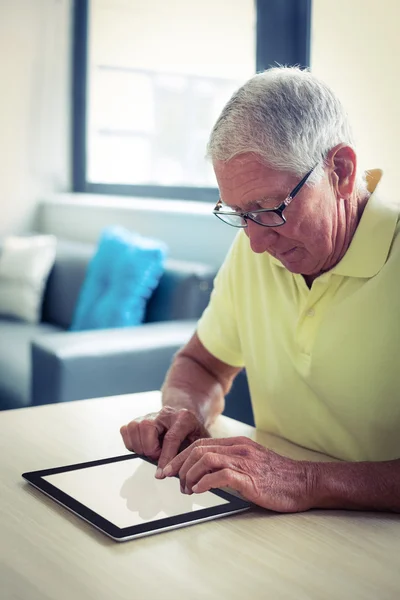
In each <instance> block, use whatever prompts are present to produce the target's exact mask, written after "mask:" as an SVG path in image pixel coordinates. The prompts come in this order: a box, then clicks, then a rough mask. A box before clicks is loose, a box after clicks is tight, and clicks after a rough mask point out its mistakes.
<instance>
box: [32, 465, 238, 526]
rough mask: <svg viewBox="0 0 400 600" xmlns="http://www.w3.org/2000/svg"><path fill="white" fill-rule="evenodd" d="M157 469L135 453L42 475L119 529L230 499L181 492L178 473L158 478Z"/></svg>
mask: <svg viewBox="0 0 400 600" xmlns="http://www.w3.org/2000/svg"><path fill="white" fill-rule="evenodd" d="M155 471H156V467H155V466H154V465H153V464H151V463H149V462H147V461H145V460H143V459H142V458H140V457H136V459H135V460H122V461H120V462H111V463H108V464H98V465H96V466H89V467H86V468H79V469H77V470H69V471H65V472H61V473H55V474H52V475H44V476H42V479H44V480H45V481H48V482H49V483H51V484H52V485H53V486H54V487H56V488H58V489H59V490H60V491H62V492H64V493H65V494H68V496H71V497H72V498H74V499H75V500H77V501H78V502H80V503H81V504H83V505H84V506H86V507H87V508H89V509H90V510H92V511H93V512H95V513H96V514H98V515H100V516H101V517H103V518H104V519H107V521H110V522H111V523H113V524H114V525H115V526H116V527H119V528H120V529H124V528H128V527H132V526H135V525H140V524H143V523H147V522H150V521H156V520H159V519H165V518H169V517H175V516H177V515H182V514H187V513H191V512H194V511H198V510H202V509H205V508H212V507H215V506H220V505H223V504H228V503H229V502H228V500H226V499H225V498H221V497H220V496H218V495H216V494H213V493H212V492H205V493H204V494H193V495H191V496H188V495H185V494H182V492H181V491H180V485H179V480H178V479H177V478H176V477H169V478H168V477H167V478H166V479H156V478H155V477H154V475H155Z"/></svg>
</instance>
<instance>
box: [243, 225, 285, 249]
mask: <svg viewBox="0 0 400 600" xmlns="http://www.w3.org/2000/svg"><path fill="white" fill-rule="evenodd" d="M245 232H246V235H247V237H248V238H249V240H250V247H251V249H252V250H253V252H256V253H258V254H261V253H262V252H269V250H271V248H273V247H274V245H275V244H276V242H277V240H278V237H279V234H278V233H277V232H276V231H275V230H274V228H273V227H263V226H262V225H258V223H254V222H253V221H251V220H250V219H248V220H247V227H246V229H245Z"/></svg>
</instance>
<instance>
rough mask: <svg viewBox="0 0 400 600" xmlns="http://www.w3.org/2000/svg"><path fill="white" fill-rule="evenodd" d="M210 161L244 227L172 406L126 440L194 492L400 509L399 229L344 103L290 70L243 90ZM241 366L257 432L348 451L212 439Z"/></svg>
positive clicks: (264, 501) (175, 372)
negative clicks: (307, 453)
mask: <svg viewBox="0 0 400 600" xmlns="http://www.w3.org/2000/svg"><path fill="white" fill-rule="evenodd" d="M209 155H210V157H211V159H212V161H213V165H214V169H215V173H216V177H217V181H218V185H219V190H220V200H219V202H218V204H217V206H216V208H215V210H214V212H215V214H216V216H217V217H219V218H220V219H221V220H222V221H224V222H225V223H226V224H228V225H232V226H234V227H238V228H239V233H238V235H237V237H236V238H235V241H234V243H233V245H232V248H231V250H230V252H229V254H228V257H227V258H226V260H225V262H224V264H223V265H222V267H221V269H220V271H219V274H218V275H217V277H216V280H215V285H214V290H213V293H212V296H211V300H210V304H209V306H208V308H207V309H206V310H205V312H204V314H203V316H202V317H201V319H200V321H199V323H198V328H197V332H196V333H195V335H194V336H193V337H192V339H191V340H190V341H189V343H188V344H187V345H186V346H185V347H184V348H183V349H182V350H181V351H180V352H179V353H178V354H177V356H176V357H175V359H174V361H173V364H172V366H171V369H170V371H169V373H168V375H167V378H166V381H165V383H164V386H163V409H162V410H161V411H160V412H159V413H158V414H153V415H147V416H146V417H144V418H143V419H141V420H140V419H139V420H136V421H132V422H131V423H129V424H128V425H126V426H123V427H122V428H121V434H122V437H123V440H124V443H125V445H126V447H127V448H128V449H130V450H134V451H136V452H138V453H140V454H145V455H147V456H149V457H151V458H153V459H157V460H158V467H159V468H158V469H157V474H156V476H157V477H160V478H161V477H166V476H171V475H174V474H177V473H179V477H180V480H181V489H182V491H183V492H185V493H188V494H190V493H193V492H194V493H201V492H204V491H206V490H209V489H210V488H215V487H222V486H230V487H231V488H233V489H235V490H237V491H238V492H239V493H241V494H242V495H243V496H244V497H245V498H247V499H248V500H250V501H252V502H255V503H256V504H258V505H260V506H262V507H265V508H268V509H272V510H275V511H279V512H296V511H303V510H308V509H310V508H317V507H321V508H348V509H371V510H391V511H400V364H399V353H400V235H399V231H400V225H399V208H398V207H395V206H393V205H392V206H391V205H390V204H385V203H384V202H383V200H382V199H381V198H379V197H378V188H379V186H378V183H379V180H380V178H381V172H380V171H369V172H368V173H367V174H366V176H364V173H363V172H362V170H361V169H360V168H359V166H358V164H357V157H356V152H355V145H354V141H353V138H352V133H351V129H350V126H349V123H348V119H347V115H346V113H345V111H344V109H343V107H342V106H341V104H340V102H339V100H338V99H337V98H336V96H335V95H334V93H333V92H332V91H331V90H330V89H329V88H328V87H327V86H326V85H325V84H324V83H323V82H321V81H320V80H318V79H317V78H316V77H314V76H313V75H312V74H311V73H309V72H305V71H300V70H298V69H293V68H279V69H271V70H268V71H266V72H265V73H263V74H260V75H256V76H255V77H253V78H252V79H250V81H248V82H247V83H246V84H245V85H244V86H243V87H242V88H240V89H239V90H238V91H237V92H236V93H235V94H234V96H233V97H232V98H231V100H230V101H229V102H228V104H227V105H226V106H225V108H224V109H223V111H222V114H221V116H220V117H219V119H218V121H217V123H216V125H215V126H214V129H213V131H212V134H211V138H210V142H209ZM221 226H222V225H221ZM243 367H245V368H246V370H247V375H248V380H249V387H250V392H251V398H252V404H253V410H254V415H255V422H256V427H257V428H259V429H261V430H263V431H267V432H270V433H273V434H277V435H279V436H282V437H284V438H286V439H288V440H290V441H292V442H294V443H296V444H298V445H301V446H304V447H307V448H311V449H313V450H317V451H320V452H324V453H326V454H328V455H330V456H332V457H335V458H337V459H341V460H340V461H332V462H328V463H314V462H305V461H294V460H290V459H288V458H284V457H282V456H279V455H277V454H276V453H274V452H271V451H270V450H267V449H265V448H263V447H262V446H260V445H258V444H256V443H255V442H253V441H251V440H249V439H247V438H231V439H218V440H217V439H211V438H210V437H209V434H208V431H207V427H208V426H209V424H210V423H211V422H212V421H213V420H214V419H215V417H216V416H217V415H219V414H220V413H221V411H222V410H223V406H224V396H225V394H226V393H227V392H228V390H229V388H230V386H231V384H232V381H233V379H234V377H235V376H236V374H237V373H238V372H239V371H240V370H241V369H242V368H243ZM183 442H185V443H186V444H188V443H190V444H191V445H190V446H189V447H187V448H186V449H185V450H183V451H182V452H180V453H179V450H180V448H181V445H182V443H183Z"/></svg>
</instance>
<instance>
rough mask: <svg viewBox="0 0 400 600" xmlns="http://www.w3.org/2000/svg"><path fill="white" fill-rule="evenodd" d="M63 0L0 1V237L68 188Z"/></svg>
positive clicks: (67, 3) (66, 14)
mask: <svg viewBox="0 0 400 600" xmlns="http://www.w3.org/2000/svg"><path fill="white" fill-rule="evenodd" d="M70 9H71V0H0V82H1V93H0V157H1V158H0V235H4V234H5V233H9V232H21V231H26V230H29V229H31V228H32V227H33V226H34V215H35V208H36V203H37V201H38V199H39V197H40V196H41V195H42V194H43V193H48V192H51V191H56V190H65V189H68V185H69V122H68V120H69V112H70V107H69V94H70V92H69V53H70V41H69V34H70Z"/></svg>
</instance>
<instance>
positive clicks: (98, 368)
mask: <svg viewBox="0 0 400 600" xmlns="http://www.w3.org/2000/svg"><path fill="white" fill-rule="evenodd" d="M0 251H1V250H0ZM94 251H95V248H94V246H92V245H91V244H84V243H79V242H75V241H68V240H58V243H57V255H56V260H55V264H54V267H53V269H52V271H51V273H50V276H49V278H48V281H47V285H46V289H45V294H44V299H43V305H42V315H41V321H40V323H39V324H37V325H32V324H29V323H26V322H21V321H17V320H15V319H10V318H4V317H0V410H5V409H14V408H21V407H26V406H35V405H40V404H50V403H56V402H68V401H72V400H81V399H85V398H95V397H100V396H112V395H117V394H126V393H133V392H143V391H150V390H154V389H159V388H160V387H161V385H162V382H163V380H164V377H165V374H166V372H167V370H168V368H169V365H170V364H171V360H172V358H173V356H174V354H175V353H176V352H177V350H178V349H179V348H180V347H181V346H182V345H183V344H185V343H186V342H187V340H188V339H189V338H190V337H191V335H192V334H193V332H194V331H195V328H196V322H197V319H198V318H199V316H200V315H201V313H202V312H203V310H204V308H205V307H206V306H207V303H208V300H209V297H210V293H211V289H212V282H213V278H214V276H215V269H214V268H212V267H210V266H208V265H205V264H202V263H194V262H188V261H178V260H172V259H170V260H167V262H166V268H165V272H164V274H163V276H162V277H161V280H160V282H159V285H158V287H157V288H156V289H155V291H154V292H153V294H152V296H151V297H150V299H149V301H148V303H147V307H146V315H145V320H144V323H143V324H142V325H140V326H137V327H128V328H122V329H105V330H95V331H81V332H71V331H69V330H68V329H69V327H70V324H71V321H72V317H73V313H74V309H75V305H76V302H77V298H78V295H79V292H80V289H81V286H82V283H83V281H84V278H85V274H86V268H87V265H88V263H89V261H90V259H91V257H92V256H93V254H94ZM225 412H226V414H228V415H230V416H232V417H234V418H238V419H240V420H243V421H245V422H247V423H250V424H252V423H253V416H252V412H251V408H250V400H249V393H248V387H247V380H246V376H245V374H244V373H242V374H240V375H239V376H238V378H237V380H236V381H235V384H234V386H233V388H232V390H231V392H230V394H229V395H228V396H227V403H226V411H225Z"/></svg>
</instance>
